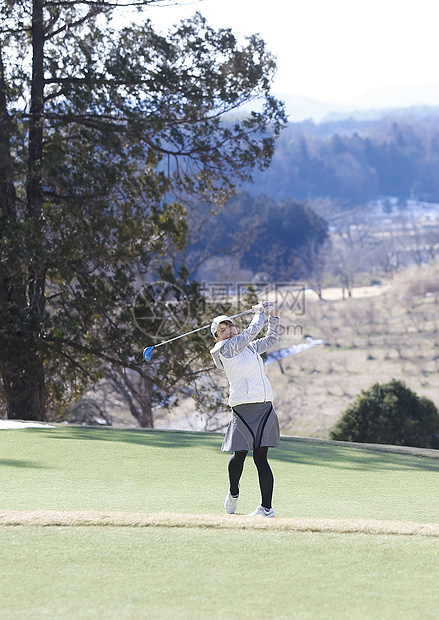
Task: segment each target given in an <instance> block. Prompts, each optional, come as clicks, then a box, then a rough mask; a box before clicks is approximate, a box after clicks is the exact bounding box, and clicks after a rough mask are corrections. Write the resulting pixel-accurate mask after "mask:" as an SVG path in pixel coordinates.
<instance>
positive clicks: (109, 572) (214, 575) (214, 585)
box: [0, 427, 439, 620]
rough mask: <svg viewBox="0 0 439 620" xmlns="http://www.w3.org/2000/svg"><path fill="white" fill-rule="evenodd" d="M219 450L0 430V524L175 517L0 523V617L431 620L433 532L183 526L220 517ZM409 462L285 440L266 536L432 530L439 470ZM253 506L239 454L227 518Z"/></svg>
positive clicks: (191, 440)
mask: <svg viewBox="0 0 439 620" xmlns="http://www.w3.org/2000/svg"><path fill="white" fill-rule="evenodd" d="M221 441H222V436H221V435H216V434H203V433H180V432H169V431H127V430H117V429H89V428H74V427H56V428H52V429H45V430H40V429H38V430H37V429H28V430H6V431H2V432H0V476H1V485H0V516H1V515H7V514H8V511H39V512H40V513H41V514H40V516H41V518H42V519H43V522H44V511H105V512H107V513H111V512H113V511H119V512H126V513H141V514H143V513H149V514H151V513H158V514H160V513H179V514H180V517H179V519H178V526H176V527H166V526H165V525H166V524H164V525H161V526H160V527H158V526H155V525H149V526H138V527H134V526H131V527H129V526H125V527H114V525H107V526H105V527H104V526H96V525H88V527H84V526H77V525H76V526H69V527H67V526H58V525H52V526H50V527H47V526H46V527H41V526H40V525H33V526H27V525H26V526H11V525H3V526H0V551H1V560H0V617H1V618H5V619H7V620H9V619H10V620H15V619H20V620H21V619H26V620H27V619H28V618H38V619H39V618H43V617H48V618H51V619H64V618H66V619H67V618H68V619H76V618H81V619H88V618H99V619H100V618H105V619H107V618H114V619H116V618H117V619H119V618H127V619H128V618H129V619H139V620H140V619H143V618H153V619H154V618H160V619H161V618H182V619H185V618H188V619H189V618H209V619H210V618H215V619H217V618H220V619H222V618H267V619H268V618H269V619H271V618H276V619H277V618H297V619H302V618H304V619H305V618H309V619H329V620H332V619H338V618H346V619H355V620H357V619H360V620H362V619H367V620H375V619H376V620H381V619H387V618H388V619H389V620H390V619H392V620H393V619H394V618H398V619H401V618H403V619H405V618H407V619H408V618H410V619H413V618H416V619H417V618H422V619H424V618H425V619H429V618H432V619H433V618H437V616H438V611H437V610H438V609H439V589H438V587H437V582H438V579H439V537H437V535H436V536H427V535H420V534H416V535H412V536H408V535H400V534H393V535H383V534H368V533H366V532H367V531H368V530H367V529H365V530H364V533H343V534H339V533H328V532H325V533H323V530H322V532H311V531H308V532H299V531H280V530H276V529H274V527H273V528H272V529H268V530H257V529H252V525H251V524H252V522H253V521H254V520H253V519H249V526H248V528H246V529H221V528H220V527H218V528H215V527H202V526H197V525H194V519H193V515H215V514H217V515H222V514H223V512H224V510H223V499H224V495H225V493H226V490H227V462H228V459H229V455H228V454H223V453H221V452H220V446H221ZM418 453H419V454H423V455H424V456H413V455H409V454H399V453H394V452H392V451H385V450H384V449H380V448H379V449H377V450H370V449H366V448H365V447H360V446H353V445H352V444H347V445H343V444H339V443H334V442H325V441H318V440H316V441H305V440H300V439H288V438H283V439H282V441H281V446H280V448H279V449H272V450H270V452H269V454H270V455H271V464H272V468H273V471H274V474H275V480H276V484H275V494H274V508H275V511H276V515H277V516H278V517H280V519H279V523H281V522H282V521H283V520H284V519H285V518H290V519H292V521H294V519H296V520H298V519H314V520H322V523H323V520H328V519H342V520H345V521H346V520H349V519H352V520H369V519H373V520H380V521H386V520H391V521H398V522H406V521H411V522H416V523H424V524H426V523H433V524H437V523H438V522H439V519H438V515H439V494H438V493H437V488H438V482H437V480H438V473H439V459H438V458H436V456H437V453H434V452H423V451H419V452H418ZM259 502H260V497H259V491H258V484H257V476H256V469H255V467H254V464H253V462H252V459H251V456H250V455H249V458H248V460H247V462H246V465H245V470H244V475H243V479H242V482H241V497H240V501H239V504H238V512H239V513H241V514H242V513H244V514H245V513H247V512H250V511H251V510H253V509H254V508H255V507H256V506H257V505H258V504H259ZM182 513H183V516H182ZM184 513H187V514H188V518H187V523H186V524H185V523H184ZM182 518H183V523H182V521H181V519H182ZM226 518H227V519H228V520H229V521H230V522H232V523H233V519H235V518H236V519H237V522H238V521H239V517H235V516H233V515H229V516H226ZM265 521H268V522H273V525H274V524H275V523H276V519H273V520H265ZM47 523H49V520H48V521H47ZM176 523H177V522H176ZM398 531H399V530H398Z"/></svg>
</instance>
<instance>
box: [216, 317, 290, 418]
mask: <svg viewBox="0 0 439 620" xmlns="http://www.w3.org/2000/svg"><path fill="white" fill-rule="evenodd" d="M264 322H265V316H264V314H262V313H256V314H255V316H254V317H253V320H252V322H251V323H250V325H249V326H248V327H247V329H244V330H243V331H242V332H241V333H240V334H238V335H237V336H234V337H233V338H228V339H227V340H220V341H219V342H217V343H216V345H215V346H214V347H213V349H211V351H210V354H211V355H212V358H213V361H214V363H215V366H216V367H217V368H219V369H220V370H224V372H225V373H226V376H227V379H228V380H229V385H230V396H229V405H230V406H231V407H234V406H235V405H241V404H243V403H261V402H267V401H272V400H273V392H272V390H271V385H270V382H269V380H268V379H267V377H266V376H265V372H264V363H263V361H262V358H261V355H260V354H261V353H265V352H266V351H269V350H270V349H272V348H273V347H274V346H275V345H276V344H277V342H278V340H279V336H278V333H277V329H276V328H277V326H278V324H279V317H272V316H269V317H268V332H267V335H266V336H265V338H259V339H258V340H254V338H255V337H256V336H257V335H258V333H259V332H260V331H261V329H262V328H263V326H264Z"/></svg>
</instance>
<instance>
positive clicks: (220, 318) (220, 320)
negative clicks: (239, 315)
mask: <svg viewBox="0 0 439 620" xmlns="http://www.w3.org/2000/svg"><path fill="white" fill-rule="evenodd" d="M226 321H228V322H229V323H232V324H233V325H234V323H233V321H232V319H231V318H230V317H228V316H226V315H225V314H220V315H219V316H216V317H215V318H214V319H213V321H212V323H211V325H210V331H211V332H212V336H215V335H216V330H217V329H218V325H219V324H220V323H225V322H226Z"/></svg>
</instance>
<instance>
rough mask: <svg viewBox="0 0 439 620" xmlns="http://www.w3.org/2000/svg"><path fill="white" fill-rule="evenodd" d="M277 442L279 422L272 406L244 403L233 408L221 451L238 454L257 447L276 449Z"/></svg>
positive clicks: (278, 438)
mask: <svg viewBox="0 0 439 620" xmlns="http://www.w3.org/2000/svg"><path fill="white" fill-rule="evenodd" d="M279 441H280V431H279V420H278V418H277V415H276V412H275V410H274V409H273V404H272V403H271V402H268V403H245V404H243V405H235V407H233V409H232V419H231V421H230V424H229V427H228V429H227V431H226V434H225V437H224V441H223V445H222V446H221V451H222V452H239V451H241V450H253V449H254V448H259V446H269V447H273V448H277V446H278V445H279Z"/></svg>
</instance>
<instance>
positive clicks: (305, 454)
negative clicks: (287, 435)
mask: <svg viewBox="0 0 439 620" xmlns="http://www.w3.org/2000/svg"><path fill="white" fill-rule="evenodd" d="M269 455H270V458H271V459H273V460H278V461H283V462H287V463H296V464H301V465H314V466H317V467H333V468H338V469H356V470H367V469H369V470H389V469H391V470H400V471H403V470H413V469H419V470H424V471H436V472H439V459H438V458H433V457H429V456H428V455H425V456H424V455H416V454H401V453H397V452H388V451H385V450H384V448H383V449H382V450H380V448H379V447H377V448H376V449H371V448H367V447H361V446H352V445H349V444H347V445H346V446H340V445H335V444H332V443H327V444H325V443H320V442H318V441H316V442H312V441H310V442H309V443H308V442H303V441H301V440H300V439H298V440H294V439H285V440H283V441H281V444H280V447H279V448H277V449H273V450H271V451H270V453H269Z"/></svg>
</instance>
